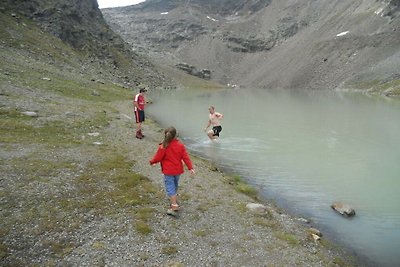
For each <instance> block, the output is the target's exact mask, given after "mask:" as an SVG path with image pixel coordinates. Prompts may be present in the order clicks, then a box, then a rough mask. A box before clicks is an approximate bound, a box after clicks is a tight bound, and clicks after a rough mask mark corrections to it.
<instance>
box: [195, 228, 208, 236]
mask: <svg viewBox="0 0 400 267" xmlns="http://www.w3.org/2000/svg"><path fill="white" fill-rule="evenodd" d="M193 234H194V235H195V236H198V237H205V236H207V235H209V234H211V233H210V231H209V230H206V229H198V230H195V231H194V232H193Z"/></svg>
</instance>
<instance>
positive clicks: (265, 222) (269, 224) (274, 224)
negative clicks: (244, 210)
mask: <svg viewBox="0 0 400 267" xmlns="http://www.w3.org/2000/svg"><path fill="white" fill-rule="evenodd" d="M254 224H256V225H260V226H263V227H266V228H271V229H273V230H277V229H279V227H280V224H279V222H278V221H276V220H272V219H266V218H260V217H257V218H255V219H254Z"/></svg>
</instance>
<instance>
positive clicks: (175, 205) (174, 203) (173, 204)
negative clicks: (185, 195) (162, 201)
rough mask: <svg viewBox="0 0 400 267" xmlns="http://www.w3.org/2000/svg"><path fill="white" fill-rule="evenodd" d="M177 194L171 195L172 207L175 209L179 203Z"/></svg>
mask: <svg viewBox="0 0 400 267" xmlns="http://www.w3.org/2000/svg"><path fill="white" fill-rule="evenodd" d="M176 199H177V197H176V195H173V196H170V200H171V209H172V210H174V211H177V210H178V203H176Z"/></svg>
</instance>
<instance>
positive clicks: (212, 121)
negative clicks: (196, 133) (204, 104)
mask: <svg viewBox="0 0 400 267" xmlns="http://www.w3.org/2000/svg"><path fill="white" fill-rule="evenodd" d="M208 111H209V112H210V114H209V119H208V123H207V126H206V128H204V131H205V132H207V129H208V127H210V125H212V129H211V130H210V131H208V132H207V135H208V138H210V140H216V139H217V138H218V137H219V133H220V132H221V131H222V126H221V123H220V122H219V120H220V119H222V118H223V117H224V115H222V114H221V113H218V112H216V111H215V108H214V107H213V106H211V107H209V108H208Z"/></svg>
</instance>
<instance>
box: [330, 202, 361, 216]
mask: <svg viewBox="0 0 400 267" xmlns="http://www.w3.org/2000/svg"><path fill="white" fill-rule="evenodd" d="M331 208H332V209H334V210H335V211H337V212H338V213H340V214H341V215H345V216H354V215H356V212H355V210H354V209H353V208H352V207H350V206H349V205H347V204H343V203H341V202H334V203H333V204H332V205H331Z"/></svg>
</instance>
